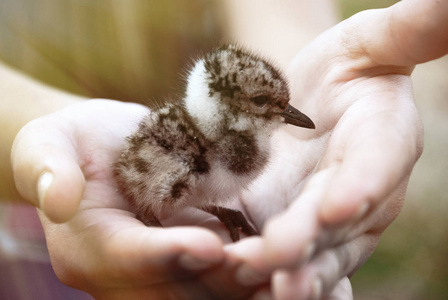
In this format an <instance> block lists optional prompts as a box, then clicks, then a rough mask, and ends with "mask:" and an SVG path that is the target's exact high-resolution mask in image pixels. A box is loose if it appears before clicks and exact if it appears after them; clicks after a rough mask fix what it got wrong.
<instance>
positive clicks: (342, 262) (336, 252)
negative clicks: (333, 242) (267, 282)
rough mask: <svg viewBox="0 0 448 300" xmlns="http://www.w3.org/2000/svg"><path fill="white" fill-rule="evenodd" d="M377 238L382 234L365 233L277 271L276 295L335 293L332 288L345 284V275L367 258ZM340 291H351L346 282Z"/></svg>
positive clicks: (274, 287) (274, 285)
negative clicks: (293, 267) (297, 265)
mask: <svg viewBox="0 0 448 300" xmlns="http://www.w3.org/2000/svg"><path fill="white" fill-rule="evenodd" d="M378 240H379V235H367V234H366V235H363V236H361V237H359V238H357V239H355V240H353V241H351V242H350V243H347V244H344V245H342V246H340V247H338V248H334V249H330V250H327V251H325V252H323V253H321V254H319V255H318V256H316V257H315V258H313V259H312V261H310V262H309V263H307V264H306V265H305V266H303V267H302V268H300V269H298V270H295V271H281V272H278V273H276V274H275V275H274V279H273V291H274V295H275V296H276V297H277V298H276V299H296V298H294V295H300V296H301V297H302V298H303V299H320V298H321V297H323V296H328V295H330V294H332V295H333V297H336V293H335V292H333V291H334V289H335V287H336V286H338V284H343V283H341V280H342V279H344V278H345V277H346V276H351V275H352V274H353V273H354V272H355V271H356V270H357V269H358V268H359V267H361V266H362V265H363V264H364V263H365V262H366V261H367V259H368V258H369V257H370V255H371V254H372V253H373V250H374V249H375V246H376V245H377V243H378ZM339 291H340V292H341V293H344V294H348V295H349V294H351V291H350V289H348V287H347V286H346V284H345V285H344V288H343V287H342V286H341V287H340V290H339ZM339 296H340V295H339ZM302 298H300V299H302ZM335 299H338V298H337V297H336V298H335ZM341 299H347V298H341Z"/></svg>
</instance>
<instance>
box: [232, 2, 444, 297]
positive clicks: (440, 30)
mask: <svg viewBox="0 0 448 300" xmlns="http://www.w3.org/2000/svg"><path fill="white" fill-rule="evenodd" d="M447 20H448V4H447V3H446V2H443V1H419V0H408V1H401V2H400V3H398V4H396V5H394V6H392V7H390V8H387V9H381V10H370V11H365V12H362V13H359V14H357V15H355V16H353V17H352V18H350V19H348V20H346V21H344V22H342V23H340V24H338V25H337V26H335V27H333V28H331V29H330V30H328V31H327V32H325V33H323V34H322V35H320V36H319V37H318V38H317V39H316V40H315V41H313V42H312V43H311V44H309V45H308V46H307V47H306V48H304V49H303V50H302V51H301V52H300V53H298V54H297V56H296V57H295V59H294V60H293V62H292V63H291V66H290V69H289V78H290V87H291V96H292V101H293V102H294V103H295V106H296V107H298V108H299V109H300V110H301V111H303V112H304V113H306V114H307V115H309V116H310V117H311V119H312V120H313V121H314V122H315V124H316V130H315V131H305V130H298V129H296V128H288V129H287V132H280V133H278V134H277V138H278V139H279V141H278V142H276V143H275V148H277V150H278V153H277V156H276V157H274V158H273V161H272V162H271V164H270V166H269V170H268V171H267V172H266V174H264V176H263V177H262V178H260V179H259V180H258V182H257V183H255V184H254V185H253V186H252V187H251V191H250V192H248V193H246V195H244V197H243V198H244V202H245V205H246V207H249V210H251V211H252V213H251V215H252V216H253V219H254V220H255V223H257V224H258V226H260V227H261V226H263V224H265V223H266V222H267V223H266V224H265V225H264V230H263V235H262V242H260V243H259V245H260V247H261V249H262V250H261V252H260V253H261V254H260V257H252V258H251V259H250V260H248V261H246V264H247V266H246V267H245V268H247V269H251V270H252V272H254V273H256V274H259V276H263V275H264V276H266V275H267V274H270V273H271V272H274V277H273V281H272V283H273V284H272V288H273V294H274V295H275V296H276V299H306V298H312V299H318V298H320V297H321V296H323V295H324V296H325V295H326V296H328V295H330V293H331V292H332V291H333V293H332V295H331V297H332V299H333V298H334V299H339V298H341V299H350V297H351V295H350V294H351V292H350V287H349V285H348V283H349V282H348V280H347V277H346V276H350V275H352V274H353V273H354V272H355V271H356V270H357V269H358V268H359V267H360V266H362V265H363V264H364V263H365V261H366V260H367V259H368V257H369V256H370V255H371V254H372V253H373V250H374V249H375V247H376V245H377V243H378V240H379V237H380V235H381V234H382V232H383V231H384V230H385V229H386V228H387V226H389V224H390V223H391V222H392V221H393V220H394V219H395V218H396V216H397V215H398V213H399V212H400V210H401V207H402V204H403V200H404V196H405V192H406V187H407V183H408V180H409V177H410V174H411V171H412V169H413V167H414V165H415V163H416V161H417V160H418V158H419V156H420V155H421V153H422V149H423V130H422V125H421V121H420V119H419V116H418V113H417V110H416V108H415V105H414V99H413V93H412V84H411V79H410V75H411V73H412V71H413V68H414V66H415V65H416V64H418V63H422V62H426V61H428V60H432V59H435V58H438V57H440V56H442V55H444V54H446V53H447V52H448V44H447V43H446V34H447V33H448V21H447ZM287 147H289V148H288V149H289V150H287V151H285V149H286V148H287ZM288 152H289V153H288ZM274 214H275V217H273V218H271V216H272V215H274ZM250 246H251V244H249V243H245V241H243V242H242V243H240V244H239V245H236V246H235V247H250ZM253 247H255V246H253ZM234 251H238V250H234ZM246 251H249V250H246ZM335 286H337V289H335ZM338 297H339V298H338Z"/></svg>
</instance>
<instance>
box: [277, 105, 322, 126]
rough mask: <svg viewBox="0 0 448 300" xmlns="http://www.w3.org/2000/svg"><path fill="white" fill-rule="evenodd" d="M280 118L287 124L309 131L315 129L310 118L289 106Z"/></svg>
mask: <svg viewBox="0 0 448 300" xmlns="http://www.w3.org/2000/svg"><path fill="white" fill-rule="evenodd" d="M282 117H283V118H285V123H288V124H292V125H295V126H300V127H305V128H311V129H314V128H316V126H314V123H313V121H311V119H310V118H308V117H307V116H306V115H305V114H303V113H301V112H300V111H299V110H298V109H297V108H295V107H293V106H291V105H288V108H287V109H286V110H285V111H284V112H283V113H282Z"/></svg>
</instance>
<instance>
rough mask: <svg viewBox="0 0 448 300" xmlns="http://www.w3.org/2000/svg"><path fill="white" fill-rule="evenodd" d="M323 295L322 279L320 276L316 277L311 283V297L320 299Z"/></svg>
mask: <svg viewBox="0 0 448 300" xmlns="http://www.w3.org/2000/svg"><path fill="white" fill-rule="evenodd" d="M321 296H322V280H320V279H319V278H315V279H314V280H313V283H312V284H311V294H310V298H311V299H316V300H318V299H320V297H321Z"/></svg>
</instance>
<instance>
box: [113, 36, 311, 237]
mask: <svg viewBox="0 0 448 300" xmlns="http://www.w3.org/2000/svg"><path fill="white" fill-rule="evenodd" d="M288 102H289V91H288V86H287V82H286V80H285V79H284V78H283V76H282V75H281V73H280V72H279V71H278V70H277V69H276V68H275V67H273V65H272V64H271V63H269V62H268V61H266V60H264V59H262V58H260V57H259V56H256V55H253V54H251V53H249V52H247V51H244V50H242V49H239V48H237V47H235V46H231V45H228V46H223V47H221V48H218V49H216V50H214V51H212V52H210V53H208V54H207V55H205V57H204V58H203V59H200V60H198V61H197V62H196V64H195V66H194V68H193V69H192V71H191V72H190V74H189V76H188V82H187V91H186V95H185V97H184V98H183V99H182V100H181V101H179V102H178V103H175V104H166V105H165V106H163V107H161V108H159V109H156V110H153V111H152V112H151V113H150V114H149V115H147V116H146V117H145V118H144V119H143V120H142V121H141V123H140V125H139V128H138V130H137V131H136V132H135V133H134V134H132V135H131V136H129V137H128V138H127V141H128V146H127V148H126V149H125V150H124V151H123V153H122V155H121V157H120V158H119V160H118V161H117V162H116V164H115V165H114V175H115V177H116V180H117V183H118V187H119V190H120V192H121V193H122V194H123V196H124V198H126V199H127V200H128V201H129V203H130V204H131V207H132V209H133V211H134V212H135V213H136V216H137V218H138V219H140V220H141V221H142V222H143V223H145V224H146V225H150V226H151V225H152V226H161V223H160V216H161V215H162V214H163V213H164V212H166V211H167V210H172V209H182V208H185V207H188V206H192V207H197V208H199V209H202V210H204V211H207V212H209V213H212V214H214V215H216V216H217V217H218V218H219V219H220V220H221V221H222V222H223V223H224V224H225V225H226V226H227V227H228V228H229V230H230V234H231V237H232V239H233V240H237V239H238V238H239V234H238V228H240V229H241V230H242V231H243V232H244V233H246V234H247V235H253V234H256V232H257V231H256V230H255V229H253V227H252V226H251V225H249V223H248V222H247V220H246V219H245V218H244V216H243V215H242V214H241V213H240V212H238V211H234V210H231V209H226V208H224V207H221V206H220V205H222V204H225V202H226V201H227V200H229V199H231V198H232V197H236V196H238V195H239V194H240V193H241V191H242V190H243V189H245V188H247V187H248V186H249V184H250V183H251V182H252V181H253V180H254V179H255V178H256V177H257V176H258V175H259V174H260V173H261V172H262V171H263V168H264V166H265V165H266V164H267V162H268V159H269V153H270V145H269V137H270V134H271V132H272V130H274V129H275V128H277V127H278V126H280V125H281V124H282V123H285V122H287V123H292V124H294V125H298V126H302V127H308V128H314V124H313V123H312V122H311V120H310V119H309V118H307V117H306V116H305V115H303V114H302V113H300V112H299V111H298V110H296V109H294V108H293V107H291V106H289V104H288Z"/></svg>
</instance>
